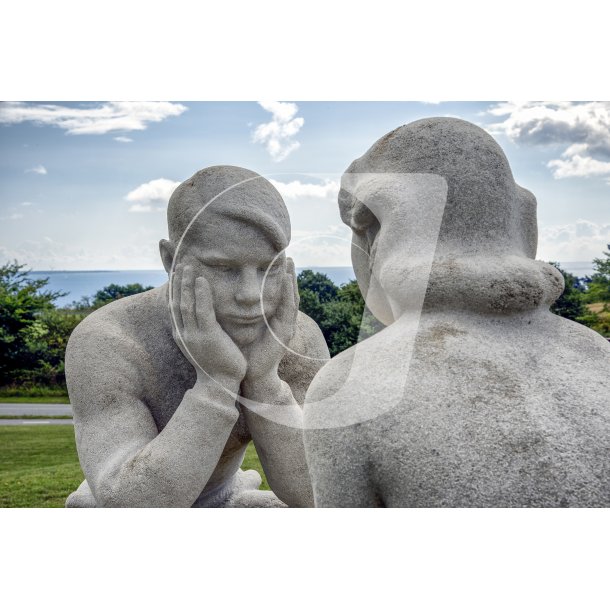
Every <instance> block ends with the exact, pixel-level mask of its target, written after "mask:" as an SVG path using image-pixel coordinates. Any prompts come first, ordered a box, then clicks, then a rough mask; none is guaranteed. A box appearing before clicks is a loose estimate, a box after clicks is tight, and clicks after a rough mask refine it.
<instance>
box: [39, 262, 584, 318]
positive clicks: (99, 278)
mask: <svg viewBox="0 0 610 610" xmlns="http://www.w3.org/2000/svg"><path fill="white" fill-rule="evenodd" d="M560 265H561V268H562V269H564V270H565V271H569V272H570V273H572V274H574V275H575V276H577V277H584V276H585V275H591V274H592V273H593V264H592V263H591V262H583V261H576V262H565V263H560ZM309 268H310V269H311V270H312V271H318V272H320V273H325V274H326V275H327V276H328V277H329V278H330V279H331V280H332V281H333V282H334V283H335V284H337V285H338V286H340V285H341V284H345V283H346V282H349V281H350V280H353V279H354V278H355V275H354V271H353V269H352V268H351V267H309ZM300 271H302V269H297V272H300ZM29 275H30V277H31V278H33V279H38V278H49V283H48V284H47V288H48V289H50V290H54V291H62V292H67V293H68V294H67V295H66V296H64V297H60V298H58V299H57V300H56V301H55V304H56V305H57V306H59V307H63V306H65V305H69V304H70V303H72V302H74V301H79V300H80V299H81V298H82V297H90V296H93V295H94V294H95V293H96V292H97V291H98V290H100V289H101V288H104V286H108V284H121V285H122V284H135V283H139V284H142V285H143V286H153V287H155V288H156V287H157V286H161V284H163V283H164V282H166V281H167V273H165V271H162V270H158V271H157V270H152V271H147V270H139V271H138V270H133V271H31V272H30V274H29Z"/></svg>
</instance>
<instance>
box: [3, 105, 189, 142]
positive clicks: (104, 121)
mask: <svg viewBox="0 0 610 610" xmlns="http://www.w3.org/2000/svg"><path fill="white" fill-rule="evenodd" d="M185 110H187V108H186V106H184V105H182V104H175V103H173V102H105V103H103V104H88V105H87V104H83V105H82V106H80V107H68V106H61V105H58V104H30V103H24V102H4V103H2V104H0V123H5V124H9V125H14V124H16V123H24V122H32V123H37V124H39V125H52V126H55V127H59V128H61V129H64V130H65V131H66V133H69V134H75V135H83V134H98V135H99V134H105V133H108V132H111V131H134V130H143V129H146V128H147V126H148V123H158V122H159V121H163V120H164V119H166V118H168V117H172V116H179V115H180V114H182V113H183V112H184V111H185Z"/></svg>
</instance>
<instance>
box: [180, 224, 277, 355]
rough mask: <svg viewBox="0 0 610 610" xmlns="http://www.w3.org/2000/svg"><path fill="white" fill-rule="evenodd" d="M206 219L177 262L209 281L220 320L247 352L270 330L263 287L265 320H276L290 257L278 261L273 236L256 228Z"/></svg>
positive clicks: (191, 232)
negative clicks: (267, 324)
mask: <svg viewBox="0 0 610 610" xmlns="http://www.w3.org/2000/svg"><path fill="white" fill-rule="evenodd" d="M207 220H208V221H207V222H205V223H204V222H195V223H194V224H193V226H192V227H191V228H190V229H189V231H188V233H187V235H186V236H185V238H184V240H183V242H182V245H181V248H180V252H179V254H178V260H177V261H176V263H178V264H184V265H190V266H191V267H192V268H193V269H194V271H195V276H196V277H200V276H203V277H205V278H206V279H207V280H208V282H209V284H210V286H211V288H212V293H213V297H214V310H215V313H216V319H217V320H218V322H219V324H220V325H221V326H222V328H223V329H224V331H225V332H226V333H227V334H228V335H229V336H230V337H231V339H233V341H234V342H235V343H236V344H237V345H238V346H239V347H245V346H247V345H249V344H250V343H253V342H254V341H256V340H257V339H258V338H259V337H260V336H261V334H262V333H263V332H264V330H265V320H264V318H263V315H262V310H261V292H262V291H263V288H264V293H263V299H262V300H263V307H264V312H265V316H266V317H267V318H268V319H269V318H271V317H272V316H273V314H274V313H275V311H276V309H277V306H278V304H279V301H280V298H281V295H282V290H283V288H284V287H283V286H282V278H283V277H284V273H285V270H286V257H285V255H284V254H283V253H282V254H281V255H280V256H278V251H277V250H276V248H275V246H274V245H273V243H272V242H271V241H270V240H269V238H268V236H267V235H266V234H265V232H264V231H263V230H261V229H260V228H258V227H256V226H251V225H248V224H247V223H245V222H243V221H240V220H234V219H231V218H227V217H218V218H212V219H211V220H210V219H207ZM274 259H275V260H274ZM265 274H267V275H266V279H265ZM263 281H264V286H263Z"/></svg>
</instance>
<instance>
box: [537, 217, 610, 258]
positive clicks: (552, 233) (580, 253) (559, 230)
mask: <svg viewBox="0 0 610 610" xmlns="http://www.w3.org/2000/svg"><path fill="white" fill-rule="evenodd" d="M609 243H610V223H609V224H598V223H595V222H591V221H589V220H583V219H580V220H577V221H576V222H575V223H571V224H566V225H551V226H547V227H542V228H541V229H540V232H539V239H538V254H537V258H538V259H541V260H546V261H564V262H565V261H591V260H593V259H594V258H599V257H601V253H602V252H603V251H605V250H606V245H607V244H609Z"/></svg>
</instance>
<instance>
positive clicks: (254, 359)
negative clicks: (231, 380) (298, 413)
mask: <svg viewBox="0 0 610 610" xmlns="http://www.w3.org/2000/svg"><path fill="white" fill-rule="evenodd" d="M286 263H287V264H286V272H285V274H284V280H283V283H282V298H281V300H280V303H279V304H278V307H277V309H276V311H275V313H274V315H273V316H271V317H269V318H268V319H267V323H268V327H267V328H266V329H265V332H264V334H263V336H262V339H261V340H260V341H259V342H257V343H256V344H255V345H254V346H252V349H251V350H250V352H249V358H248V369H247V371H246V377H245V379H244V388H245V389H246V391H247V390H249V389H252V388H254V387H260V386H261V385H264V386H265V387H269V386H270V385H271V386H272V387H273V386H275V385H277V384H279V381H280V380H279V377H278V375H277V371H278V366H279V364H280V361H281V360H282V358H283V357H284V355H285V353H286V351H287V347H286V346H287V345H288V343H289V342H290V340H291V339H292V337H293V335H294V333H295V330H296V321H297V314H298V312H299V291H298V287H297V280H296V275H295V270H294V262H293V261H292V259H290V258H287V259H286ZM269 327H270V328H269ZM271 331H273V332H271Z"/></svg>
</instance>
